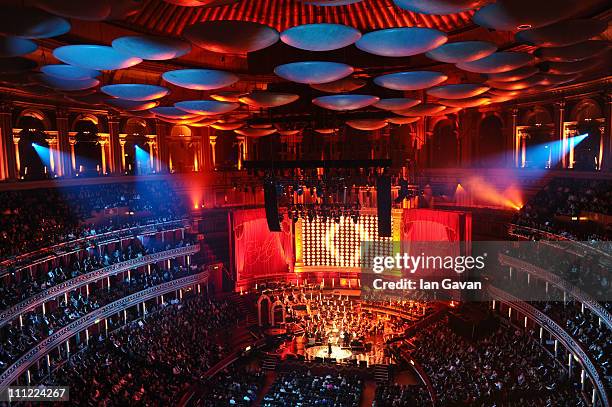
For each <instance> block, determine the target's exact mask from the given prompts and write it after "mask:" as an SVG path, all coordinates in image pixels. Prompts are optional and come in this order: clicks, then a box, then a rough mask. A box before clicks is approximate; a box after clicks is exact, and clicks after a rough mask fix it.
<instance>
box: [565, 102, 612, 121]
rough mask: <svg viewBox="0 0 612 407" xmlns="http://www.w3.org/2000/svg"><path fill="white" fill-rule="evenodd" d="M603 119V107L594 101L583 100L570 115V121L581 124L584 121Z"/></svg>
mask: <svg viewBox="0 0 612 407" xmlns="http://www.w3.org/2000/svg"><path fill="white" fill-rule="evenodd" d="M601 117H603V113H602V108H601V105H600V104H599V103H598V102H597V101H596V100H594V99H591V98H586V99H581V100H580V101H579V102H578V103H576V105H575V106H574V108H573V109H572V110H571V112H570V114H569V117H568V119H569V121H572V122H580V121H582V120H584V119H599V118H601Z"/></svg>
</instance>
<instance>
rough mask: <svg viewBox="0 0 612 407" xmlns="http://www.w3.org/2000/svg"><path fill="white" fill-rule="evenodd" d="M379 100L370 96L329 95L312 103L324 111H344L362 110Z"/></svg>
mask: <svg viewBox="0 0 612 407" xmlns="http://www.w3.org/2000/svg"><path fill="white" fill-rule="evenodd" d="M379 100H380V98H379V97H377V96H370V95H329V96H321V97H318V98H315V99H313V100H312V103H314V104H315V105H317V106H319V107H322V108H324V109H330V110H339V111H343V110H356V109H361V108H363V107H366V106H370V105H372V104H374V103H376V102H378V101H379Z"/></svg>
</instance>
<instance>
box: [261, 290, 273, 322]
mask: <svg viewBox="0 0 612 407" xmlns="http://www.w3.org/2000/svg"><path fill="white" fill-rule="evenodd" d="M264 301H268V309H271V307H270V305H271V304H272V300H270V297H268V296H267V295H266V294H262V295H261V296H260V297H259V299H258V300H257V321H258V322H259V326H263V321H262V320H261V307H262V304H263V302H264Z"/></svg>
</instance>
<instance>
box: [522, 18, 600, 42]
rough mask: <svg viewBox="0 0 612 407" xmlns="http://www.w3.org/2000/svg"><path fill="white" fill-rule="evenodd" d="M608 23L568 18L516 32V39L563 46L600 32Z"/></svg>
mask: <svg viewBox="0 0 612 407" xmlns="http://www.w3.org/2000/svg"><path fill="white" fill-rule="evenodd" d="M606 28H608V23H607V22H606V21H601V20H592V19H591V20H587V19H584V20H568V21H561V22H558V23H556V24H552V25H548V26H546V27H541V28H534V29H532V30H523V31H519V32H518V33H516V40H517V41H519V42H523V43H526V44H529V45H536V46H540V47H564V46H567V45H574V44H577V43H579V42H583V41H586V40H588V39H590V38H593V37H595V36H596V35H599V34H601V33H602V32H604V31H605V30H606Z"/></svg>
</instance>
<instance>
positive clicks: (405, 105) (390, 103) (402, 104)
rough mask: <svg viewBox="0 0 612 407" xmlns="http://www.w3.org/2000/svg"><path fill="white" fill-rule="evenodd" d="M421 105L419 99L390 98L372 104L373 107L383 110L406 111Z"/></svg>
mask: <svg viewBox="0 0 612 407" xmlns="http://www.w3.org/2000/svg"><path fill="white" fill-rule="evenodd" d="M419 103H421V101H420V100H419V99H410V98H390V99H380V100H379V101H378V102H376V103H374V105H373V106H374V107H377V108H379V109H383V110H406V109H409V108H411V107H413V106H416V105H418V104H419Z"/></svg>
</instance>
